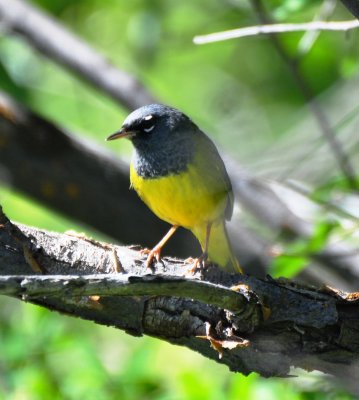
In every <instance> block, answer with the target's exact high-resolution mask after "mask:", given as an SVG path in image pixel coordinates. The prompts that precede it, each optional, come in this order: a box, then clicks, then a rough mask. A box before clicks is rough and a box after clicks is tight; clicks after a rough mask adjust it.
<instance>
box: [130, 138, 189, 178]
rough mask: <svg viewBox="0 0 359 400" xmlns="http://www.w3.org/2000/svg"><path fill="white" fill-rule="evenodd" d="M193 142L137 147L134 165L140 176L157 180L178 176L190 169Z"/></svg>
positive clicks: (184, 141) (133, 160)
mask: <svg viewBox="0 0 359 400" xmlns="http://www.w3.org/2000/svg"><path fill="white" fill-rule="evenodd" d="M191 142H192V141H188V140H181V141H178V142H176V141H174V142H172V143H171V144H169V143H163V142H162V143H158V146H148V147H147V146H136V147H135V151H134V154H133V157H132V164H133V166H134V168H135V170H136V172H137V174H138V175H139V176H141V177H142V178H147V179H156V178H160V177H163V176H168V175H176V174H179V173H181V172H183V171H185V170H186V169H187V168H188V163H190V162H191V161H192V158H193V152H194V148H193V145H192V143H191Z"/></svg>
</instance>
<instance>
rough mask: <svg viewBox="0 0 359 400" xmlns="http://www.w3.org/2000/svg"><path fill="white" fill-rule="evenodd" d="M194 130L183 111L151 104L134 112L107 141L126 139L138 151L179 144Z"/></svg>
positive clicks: (192, 124)
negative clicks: (167, 144) (179, 140)
mask: <svg viewBox="0 0 359 400" xmlns="http://www.w3.org/2000/svg"><path fill="white" fill-rule="evenodd" d="M191 128H192V129H191ZM194 128H196V126H195V125H194V123H193V122H192V121H191V120H190V119H189V118H188V117H187V116H186V115H185V114H183V113H182V112H181V111H179V110H176V109H175V108H172V107H169V106H165V105H163V104H150V105H147V106H143V107H141V108H138V109H137V110H135V111H133V112H132V113H131V114H130V115H129V116H128V117H127V118H126V119H125V121H124V123H123V125H122V127H121V129H120V130H119V131H118V132H116V133H114V134H113V135H111V136H109V137H108V138H107V140H114V139H117V138H123V137H126V138H128V139H130V140H131V141H132V143H133V145H134V146H135V147H136V148H137V149H145V148H151V147H152V148H153V147H154V146H156V145H159V144H161V145H163V144H165V143H168V142H169V141H170V142H177V140H178V139H180V137H181V136H182V139H183V136H184V135H186V134H187V132H189V131H191V130H193V129H194ZM175 138H176V139H175Z"/></svg>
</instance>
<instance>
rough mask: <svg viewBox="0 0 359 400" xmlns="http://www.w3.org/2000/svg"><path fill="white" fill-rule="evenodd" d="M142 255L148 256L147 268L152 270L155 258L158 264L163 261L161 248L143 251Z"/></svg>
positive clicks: (141, 251)
mask: <svg viewBox="0 0 359 400" xmlns="http://www.w3.org/2000/svg"><path fill="white" fill-rule="evenodd" d="M140 253H141V255H147V260H146V268H151V264H152V262H153V259H154V258H155V259H156V261H157V262H159V261H160V260H161V248H157V247H154V248H153V249H152V250H150V249H142V250H140Z"/></svg>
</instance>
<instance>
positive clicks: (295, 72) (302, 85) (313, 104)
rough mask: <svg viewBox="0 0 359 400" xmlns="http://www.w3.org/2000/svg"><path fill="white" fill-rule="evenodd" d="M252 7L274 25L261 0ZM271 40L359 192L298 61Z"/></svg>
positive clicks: (346, 174)
mask: <svg viewBox="0 0 359 400" xmlns="http://www.w3.org/2000/svg"><path fill="white" fill-rule="evenodd" d="M252 5H253V8H254V9H255V11H256V13H257V15H258V17H259V19H260V21H261V23H263V24H270V23H272V21H271V19H270V17H269V16H268V15H267V13H266V10H265V8H264V7H263V4H262V2H261V0H252ZM318 22H319V21H314V22H313V23H318ZM354 23H355V24H356V25H357V26H356V27H359V21H352V24H353V25H354ZM270 38H271V40H272V43H273V45H274V47H275V48H276V50H277V52H278V54H279V55H280V56H281V57H282V59H283V61H284V62H285V63H286V64H287V66H288V68H289V70H290V72H291V73H292V76H293V78H294V80H295V82H296V83H297V85H298V87H299V89H300V90H301V92H302V94H303V96H304V98H305V100H306V101H307V102H308V107H309V108H310V110H311V111H312V113H313V116H314V117H315V119H316V121H317V124H318V126H319V129H320V132H321V134H322V136H323V137H324V139H325V140H326V142H327V143H328V145H329V147H330V149H331V151H332V153H333V156H334V158H335V160H336V162H337V165H338V168H339V169H340V171H341V172H342V174H343V176H345V178H346V180H347V182H348V184H349V186H350V187H351V188H352V189H354V190H358V182H357V179H356V174H355V171H354V168H353V166H352V165H351V162H350V160H349V157H348V155H347V154H346V153H345V152H344V150H343V147H342V144H341V143H340V141H339V140H338V139H337V138H336V136H335V132H334V130H333V128H332V126H331V124H330V122H329V119H328V117H327V116H326V114H325V112H324V111H323V109H322V107H321V106H320V104H319V103H318V101H317V100H316V99H315V97H314V95H313V93H312V90H311V88H310V87H309V85H308V83H307V82H306V80H305V79H304V77H303V76H302V73H301V71H300V68H299V63H298V59H294V58H292V57H291V56H290V55H288V53H287V51H286V49H285V48H284V46H283V45H282V43H281V42H280V40H279V38H278V36H277V35H276V34H275V33H273V32H272V33H271V34H270Z"/></svg>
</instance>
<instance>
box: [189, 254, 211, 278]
mask: <svg viewBox="0 0 359 400" xmlns="http://www.w3.org/2000/svg"><path fill="white" fill-rule="evenodd" d="M207 259H208V254H207V253H202V254H201V255H200V256H199V257H198V258H192V257H189V258H186V259H185V260H184V262H185V264H193V266H192V267H191V268H189V269H188V271H187V274H191V275H193V274H194V273H195V272H196V271H197V269H199V270H200V271H203V270H204V269H205V268H206V262H207Z"/></svg>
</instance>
